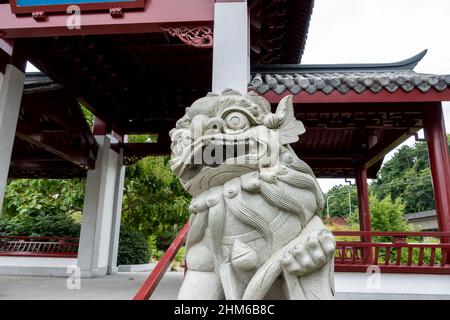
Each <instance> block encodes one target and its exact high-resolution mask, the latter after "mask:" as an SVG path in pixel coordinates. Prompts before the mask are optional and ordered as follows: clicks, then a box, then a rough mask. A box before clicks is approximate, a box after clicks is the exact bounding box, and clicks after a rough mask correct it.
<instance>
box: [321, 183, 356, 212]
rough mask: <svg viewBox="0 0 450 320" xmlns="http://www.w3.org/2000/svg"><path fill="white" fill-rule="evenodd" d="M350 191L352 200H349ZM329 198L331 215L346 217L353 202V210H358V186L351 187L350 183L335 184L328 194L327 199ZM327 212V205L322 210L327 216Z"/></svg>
mask: <svg viewBox="0 0 450 320" xmlns="http://www.w3.org/2000/svg"><path fill="white" fill-rule="evenodd" d="M349 191H350V201H349V197H348V195H349ZM327 199H328V205H329V208H328V210H329V212H330V216H331V217H346V216H348V215H349V213H350V212H349V211H350V206H349V202H350V203H351V207H352V212H357V211H358V197H357V192H356V187H351V186H348V185H341V184H340V185H335V186H333V187H332V188H331V189H330V190H329V191H328V192H327V193H326V194H325V200H327ZM326 214H327V207H326V205H325V209H324V211H323V212H322V215H323V216H324V217H325V216H326Z"/></svg>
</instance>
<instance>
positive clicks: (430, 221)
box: [405, 210, 438, 231]
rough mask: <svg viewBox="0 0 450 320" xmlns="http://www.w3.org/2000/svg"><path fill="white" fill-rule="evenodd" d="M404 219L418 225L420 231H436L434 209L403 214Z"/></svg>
mask: <svg viewBox="0 0 450 320" xmlns="http://www.w3.org/2000/svg"><path fill="white" fill-rule="evenodd" d="M405 220H406V221H408V222H409V223H412V224H413V225H414V226H416V227H418V228H419V229H420V231H437V230H438V222H437V216H436V210H428V211H421V212H414V213H408V214H405Z"/></svg>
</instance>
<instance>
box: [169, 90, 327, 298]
mask: <svg viewBox="0 0 450 320" xmlns="http://www.w3.org/2000/svg"><path fill="white" fill-rule="evenodd" d="M304 132H305V128H304V126H303V124H302V123H301V122H300V121H298V120H296V119H295V115H294V109H293V104H292V96H287V97H285V98H283V99H282V100H281V102H280V103H279V105H278V107H277V109H276V111H275V113H272V112H271V107H270V104H269V103H268V102H267V101H266V100H265V99H264V98H262V97H260V96H258V95H256V94H255V93H248V94H247V95H245V96H243V95H241V94H239V93H238V92H235V91H233V90H225V91H224V92H223V93H222V94H221V95H216V94H211V93H210V94H208V95H207V96H206V97H204V98H201V99H198V100H197V101H195V102H194V103H193V104H192V106H191V107H190V108H187V110H186V113H185V115H184V116H183V117H182V118H181V119H179V120H178V122H177V124H176V128H174V129H172V130H171V131H170V137H171V140H172V145H171V149H172V157H171V160H170V165H171V169H172V170H173V172H174V173H175V174H176V175H177V176H178V177H179V178H180V179H181V182H182V184H183V186H184V187H185V189H186V190H187V191H188V192H189V193H190V194H191V195H192V196H193V199H192V203H191V205H190V207H189V209H190V211H191V213H192V215H191V217H190V221H189V226H190V230H189V234H188V237H187V242H186V263H187V267H188V271H187V273H186V276H185V279H184V282H183V285H182V287H181V289H180V292H179V295H178V298H179V299H332V298H333V296H334V273H333V261H334V259H333V258H334V253H335V248H336V243H335V241H334V239H333V236H332V234H331V233H330V232H329V231H327V230H326V229H325V227H324V225H323V223H322V221H321V219H320V218H319V214H320V212H321V211H322V209H323V207H324V198H323V194H322V191H321V189H320V187H319V185H318V183H317V180H316V178H315V176H314V173H313V172H312V170H311V168H310V167H309V166H308V165H307V164H306V163H305V162H304V161H302V160H300V159H299V158H298V157H297V155H296V154H295V153H294V151H293V150H292V148H291V147H290V145H289V144H291V143H294V142H296V141H298V139H299V136H300V135H301V134H303V133H304Z"/></svg>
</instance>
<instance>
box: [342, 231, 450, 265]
mask: <svg viewBox="0 0 450 320" xmlns="http://www.w3.org/2000/svg"><path fill="white" fill-rule="evenodd" d="M333 234H334V235H335V237H336V238H337V241H336V244H337V248H336V255H335V271H338V272H339V271H340V272H366V270H367V267H368V266H369V265H377V266H379V267H380V271H381V272H394V273H444V274H450V264H447V263H446V262H447V261H448V254H450V243H448V241H446V240H450V232H362V231H335V232H333ZM342 236H347V237H349V236H350V237H356V238H359V239H355V240H351V241H339V237H342ZM364 236H371V237H372V239H373V240H372V242H362V241H361V238H362V237H364ZM378 237H383V238H388V239H389V240H384V241H376V239H374V238H378ZM417 238H420V239H417ZM426 238H434V239H438V241H439V242H433V243H430V242H428V243H427V242H426Z"/></svg>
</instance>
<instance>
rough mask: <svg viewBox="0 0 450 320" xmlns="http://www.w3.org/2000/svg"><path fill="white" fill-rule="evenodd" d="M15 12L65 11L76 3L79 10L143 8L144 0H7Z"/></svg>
mask: <svg viewBox="0 0 450 320" xmlns="http://www.w3.org/2000/svg"><path fill="white" fill-rule="evenodd" d="M9 3H10V5H11V11H12V12H13V13H15V14H26V13H29V14H32V13H34V12H60V13H66V12H67V8H68V7H69V6H71V5H76V6H78V7H79V8H80V10H81V11H94V10H105V11H107V10H110V9H111V8H123V9H129V8H144V4H145V0H9Z"/></svg>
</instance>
